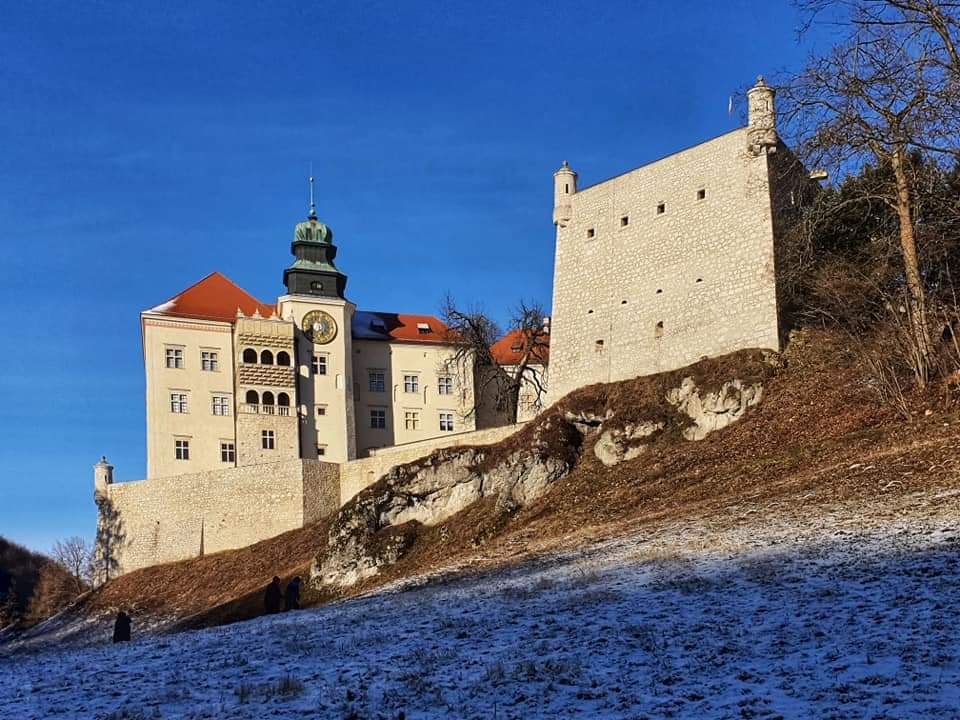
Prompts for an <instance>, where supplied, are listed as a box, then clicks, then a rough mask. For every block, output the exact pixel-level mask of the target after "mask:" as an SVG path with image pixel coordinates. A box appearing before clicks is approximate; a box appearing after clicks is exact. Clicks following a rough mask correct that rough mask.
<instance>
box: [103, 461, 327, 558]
mask: <svg viewBox="0 0 960 720" xmlns="http://www.w3.org/2000/svg"><path fill="white" fill-rule="evenodd" d="M338 485H339V470H338V468H337V466H336V465H331V464H329V463H320V462H317V461H313V460H296V461H288V462H278V463H268V464H264V465H252V466H249V467H236V468H226V469H223V470H210V471H206V472H199V473H192V474H189V475H177V476H174V477H166V478H150V479H148V480H139V481H136V482H125V483H116V484H113V485H109V486H107V491H108V496H109V499H110V501H111V503H112V504H113V506H114V508H115V510H117V511H118V512H119V515H120V521H121V523H122V531H123V535H124V536H125V539H124V543H123V545H122V547H121V548H120V550H119V552H118V557H119V560H120V566H121V571H122V572H130V571H131V570H135V569H137V568H141V567H146V566H148V565H157V564H160V563H165V562H171V561H174V560H183V559H186V558H192V557H197V556H198V555H201V554H209V553H215V552H219V551H221V550H230V549H233V548H239V547H245V546H247V545H250V544H252V543H255V542H258V541H260V540H265V539H266V538H270V537H274V536H275V535H279V534H281V533H284V532H286V531H288V530H292V529H294V528H299V527H302V526H303V525H304V524H307V523H310V522H315V521H316V520H318V519H320V518H322V517H324V516H326V515H329V514H331V513H333V512H335V511H336V510H337V508H338V506H339V497H340V493H339V487H338Z"/></svg>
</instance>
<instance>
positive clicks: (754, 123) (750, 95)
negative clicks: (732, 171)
mask: <svg viewBox="0 0 960 720" xmlns="http://www.w3.org/2000/svg"><path fill="white" fill-rule="evenodd" d="M775 95H776V90H774V89H773V88H772V87H770V86H769V85H767V83H766V82H764V80H763V75H760V76H759V77H757V84H756V85H754V86H753V87H752V88H750V89H749V90H747V118H748V121H747V128H748V130H749V133H748V134H749V138H750V149H751V150H752V151H753V152H756V153H761V152H772V151H774V150H775V149H776V147H777V111H776V108H775V107H774V96H775Z"/></svg>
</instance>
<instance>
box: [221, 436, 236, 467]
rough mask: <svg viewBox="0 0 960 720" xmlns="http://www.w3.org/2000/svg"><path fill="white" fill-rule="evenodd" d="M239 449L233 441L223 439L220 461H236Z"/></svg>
mask: <svg viewBox="0 0 960 720" xmlns="http://www.w3.org/2000/svg"><path fill="white" fill-rule="evenodd" d="M236 460H237V450H236V447H235V446H234V444H233V443H232V442H227V441H222V442H221V443H220V462H228V463H232V462H236Z"/></svg>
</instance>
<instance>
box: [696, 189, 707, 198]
mask: <svg viewBox="0 0 960 720" xmlns="http://www.w3.org/2000/svg"><path fill="white" fill-rule="evenodd" d="M706 196H707V191H706V190H704V189H703V188H700V189H699V190H697V200H703V199H704V198H705V197H706Z"/></svg>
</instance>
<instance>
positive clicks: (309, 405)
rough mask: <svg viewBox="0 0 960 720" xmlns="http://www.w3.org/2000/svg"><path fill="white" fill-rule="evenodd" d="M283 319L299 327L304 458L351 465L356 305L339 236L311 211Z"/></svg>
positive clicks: (300, 235) (287, 276)
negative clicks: (339, 259) (348, 292)
mask: <svg viewBox="0 0 960 720" xmlns="http://www.w3.org/2000/svg"><path fill="white" fill-rule="evenodd" d="M290 251H291V252H292V253H293V256H294V258H295V259H294V261H293V264H292V265H290V267H288V268H287V269H286V270H284V272H283V283H284V285H286V287H287V294H286V295H284V296H283V297H281V298H279V303H278V304H279V308H280V315H281V317H282V318H283V319H284V320H288V321H290V322H292V323H293V324H294V327H295V331H294V335H295V339H294V345H295V348H296V355H297V361H296V371H297V373H296V375H297V377H296V380H297V409H298V413H299V416H300V457H302V458H307V459H310V458H316V459H318V460H324V461H327V462H346V461H347V460H353V459H354V458H355V457H356V455H357V450H356V432H355V421H354V406H353V361H352V352H353V348H352V342H351V341H352V335H351V323H352V321H353V313H354V311H355V310H356V306H355V305H354V304H353V303H351V302H350V301H349V300H347V299H346V298H345V297H344V290H345V289H346V286H347V276H346V275H344V274H343V273H342V272H340V270H338V269H337V267H336V265H334V258H335V257H336V255H337V248H336V246H335V245H334V244H333V231H332V230H331V229H330V228H329V227H328V226H327V225H325V224H324V223H322V222H320V221H319V220H318V218H317V210H316V206H315V205H314V202H313V178H312V177H311V178H310V212H309V213H308V215H307V219H306V221H304V222H301V223H298V224H297V226H296V228H295V230H294V236H293V243H292V244H291V246H290Z"/></svg>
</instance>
